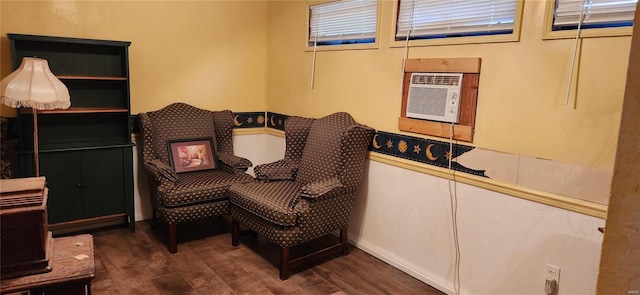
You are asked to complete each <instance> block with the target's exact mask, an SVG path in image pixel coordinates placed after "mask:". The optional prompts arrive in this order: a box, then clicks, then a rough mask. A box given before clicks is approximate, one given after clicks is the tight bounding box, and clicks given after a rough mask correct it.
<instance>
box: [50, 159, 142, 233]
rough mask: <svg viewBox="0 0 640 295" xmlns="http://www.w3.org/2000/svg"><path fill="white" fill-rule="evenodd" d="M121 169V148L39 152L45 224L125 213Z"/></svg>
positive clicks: (122, 164) (123, 182)
mask: <svg viewBox="0 0 640 295" xmlns="http://www.w3.org/2000/svg"><path fill="white" fill-rule="evenodd" d="M129 149H130V148H129ZM124 167H125V165H124V159H123V149H122V148H110V149H95V150H79V151H61V152H48V153H42V154H41V155H40V171H41V173H40V174H41V175H42V176H45V177H46V178H47V187H48V188H49V200H48V202H47V213H48V216H49V223H50V224H53V223H58V222H64V221H72V220H78V219H85V218H92V217H99V216H107V215H112V214H119V213H125V181H124V180H125V171H124V169H125V168H124Z"/></svg>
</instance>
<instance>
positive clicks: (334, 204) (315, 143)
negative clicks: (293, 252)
mask: <svg viewBox="0 0 640 295" xmlns="http://www.w3.org/2000/svg"><path fill="white" fill-rule="evenodd" d="M373 133H374V130H373V129H371V128H369V127H367V126H364V125H360V124H358V123H356V122H355V121H354V119H353V118H352V117H351V116H350V115H349V114H347V113H335V114H332V115H329V116H327V117H324V118H320V119H308V118H301V117H289V118H288V119H287V120H286V122H285V140H286V150H285V156H284V159H282V160H280V161H277V162H274V163H269V164H264V165H258V166H257V167H255V168H254V172H255V174H256V177H257V178H258V179H260V180H262V181H261V182H253V183H246V184H234V185H232V186H231V187H230V188H229V200H230V201H231V217H232V219H233V221H232V244H233V245H234V246H237V245H238V235H239V226H240V223H242V224H243V225H245V226H247V227H248V228H250V229H252V230H253V231H255V232H257V233H258V234H260V235H262V236H264V237H265V238H266V239H267V240H269V241H271V242H273V243H275V244H277V245H279V246H280V247H281V248H282V257H281V261H280V279H281V280H286V279H287V278H288V277H289V271H290V269H291V268H293V267H295V266H297V265H298V264H300V263H302V262H305V261H306V260H309V259H315V258H317V257H318V256H324V255H329V254H333V253H336V252H342V254H343V255H346V254H347V253H348V248H347V226H348V223H349V216H350V214H351V208H352V206H353V202H354V198H355V196H356V193H357V191H358V188H359V187H360V184H361V183H362V181H363V178H364V167H365V161H366V154H367V148H368V146H369V143H370V142H371V140H372V136H373ZM336 230H340V243H339V244H337V245H333V246H331V247H328V248H325V249H324V250H322V251H320V252H316V253H314V254H311V255H306V256H303V257H300V258H296V259H294V260H290V258H289V249H290V247H292V246H296V245H299V244H302V243H304V242H307V241H309V240H312V239H315V238H317V237H321V236H324V235H327V234H329V233H331V232H334V231H336Z"/></svg>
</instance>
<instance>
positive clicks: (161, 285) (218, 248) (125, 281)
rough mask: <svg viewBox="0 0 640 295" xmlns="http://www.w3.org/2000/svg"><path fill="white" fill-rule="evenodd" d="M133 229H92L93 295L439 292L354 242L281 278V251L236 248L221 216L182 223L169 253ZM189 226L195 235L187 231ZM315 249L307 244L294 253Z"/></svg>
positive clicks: (154, 236)
mask: <svg viewBox="0 0 640 295" xmlns="http://www.w3.org/2000/svg"><path fill="white" fill-rule="evenodd" d="M225 222H227V223H225ZM136 226H137V230H136V232H135V233H130V232H129V231H128V230H127V229H126V228H115V229H107V230H101V231H96V232H93V233H92V234H93V235H94V244H95V259H96V278H95V279H94V280H93V283H92V294H94V295H95V294H97V295H103V294H114V295H119V294H123V295H128V294H143V295H147V294H148V295H165V294H172V295H173V294H178V295H180V294H198V295H220V294H225V295H226V294H251V295H253V294H258V295H260V294H265V295H272V294H276V295H280V294H296V295H298V294H300V295H306V294H309V295H329V294H335V295H345V294H349V295H353V294H403V295H404V294H424V295H443V294H444V293H442V292H440V291H437V290H435V289H433V288H431V287H430V286H429V285H427V284H424V283H423V282H421V281H419V280H417V279H415V278H413V277H411V276H409V275H407V274H405V273H403V272H402V271H400V270H398V269H395V268H393V267H391V266H390V265H388V264H386V263H384V262H382V261H380V260H378V259H377V258H375V257H373V256H371V255H368V254H366V253H364V252H362V251H361V250H359V249H357V248H353V247H352V248H351V251H350V254H349V255H347V256H339V257H335V258H333V259H325V260H321V261H318V262H315V265H314V264H312V265H307V266H303V267H300V268H299V269H297V270H294V271H293V272H292V274H291V276H290V277H289V279H288V280H286V281H281V280H280V279H279V276H278V266H277V265H278V262H279V255H280V252H279V251H280V250H279V248H278V247H277V246H276V245H274V244H272V243H270V242H268V241H266V240H264V239H262V238H260V237H258V238H257V239H255V238H252V237H251V236H250V235H246V236H242V237H241V239H240V245H239V246H233V245H231V235H230V234H229V231H228V229H229V224H228V221H226V220H222V219H219V220H214V221H203V222H201V223H196V224H185V226H181V227H180V228H179V233H178V235H179V237H180V236H181V235H184V236H183V238H179V241H181V242H180V243H179V245H178V253H176V254H170V253H169V252H168V250H167V247H166V240H164V238H165V236H164V235H165V233H163V229H162V228H161V227H156V228H155V229H154V228H151V226H150V222H149V221H142V222H138V223H137V224H136ZM191 228H193V229H194V231H195V232H189V231H190V229H191ZM180 230H182V232H180ZM328 239H332V238H331V237H329V238H328ZM326 242H327V241H320V240H319V241H317V242H316V241H314V243H312V244H315V243H317V245H320V246H323V243H326ZM317 245H316V246H317ZM313 248H314V246H313V245H311V246H307V245H305V246H302V247H299V248H295V249H292V253H293V254H294V255H298V254H300V253H304V252H305V251H308V250H309V249H313ZM294 257H295V256H294Z"/></svg>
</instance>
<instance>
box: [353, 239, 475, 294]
mask: <svg viewBox="0 0 640 295" xmlns="http://www.w3.org/2000/svg"><path fill="white" fill-rule="evenodd" d="M349 243H351V244H352V245H354V246H355V247H356V248H358V249H360V250H362V251H364V252H366V253H368V254H370V255H371V256H374V257H376V258H378V259H380V260H382V261H384V262H386V263H388V264H390V265H391V266H393V267H395V268H397V269H399V270H401V271H403V272H405V273H406V274H408V275H410V276H412V277H414V278H416V279H418V280H420V281H422V282H424V283H426V284H428V285H429V286H431V287H434V288H436V289H438V290H440V291H441V292H444V293H446V294H448V295H455V291H454V290H453V283H451V282H449V281H446V280H444V279H443V278H442V277H440V276H437V275H435V274H432V273H430V272H428V271H426V270H424V269H422V268H420V267H418V266H416V265H414V264H413V263H410V262H408V261H406V260H404V259H402V258H400V257H398V256H396V255H394V254H392V253H389V252H388V251H386V250H384V249H382V248H380V247H378V246H376V245H373V244H371V243H369V242H367V241H365V240H363V239H361V238H360V237H359V236H358V235H355V234H352V233H351V232H349ZM461 294H463V293H462V292H461ZM464 294H470V293H466V292H464Z"/></svg>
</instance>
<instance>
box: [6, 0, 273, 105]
mask: <svg viewBox="0 0 640 295" xmlns="http://www.w3.org/2000/svg"><path fill="white" fill-rule="evenodd" d="M0 7H1V14H0V19H1V20H0V28H1V30H0V33H1V35H2V43H1V44H2V52H1V54H0V56H1V58H2V59H1V61H2V66H1V70H2V72H1V73H0V74H1V76H2V77H4V76H6V75H8V74H9V72H10V71H11V65H10V56H11V55H10V52H9V50H10V49H9V41H8V40H7V38H6V34H7V33H20V34H36V35H51V36H63V37H79V38H93V39H107V40H123V41H131V42H132V44H131V47H130V49H129V56H130V76H131V111H132V113H139V112H144V111H150V110H155V109H159V108H161V107H163V106H165V105H167V104H170V103H172V102H176V101H182V102H186V103H189V104H192V105H195V106H198V107H201V108H206V109H231V110H233V111H236V112H242V111H261V110H264V109H265V87H266V86H265V79H266V77H265V75H266V73H265V71H266V46H267V39H266V38H267V30H266V24H267V2H266V1H5V0H2V1H1V2H0ZM11 111H12V110H7V109H6V108H3V109H2V114H3V115H5V114H9V115H11V113H12V112H11Z"/></svg>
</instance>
